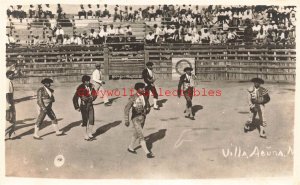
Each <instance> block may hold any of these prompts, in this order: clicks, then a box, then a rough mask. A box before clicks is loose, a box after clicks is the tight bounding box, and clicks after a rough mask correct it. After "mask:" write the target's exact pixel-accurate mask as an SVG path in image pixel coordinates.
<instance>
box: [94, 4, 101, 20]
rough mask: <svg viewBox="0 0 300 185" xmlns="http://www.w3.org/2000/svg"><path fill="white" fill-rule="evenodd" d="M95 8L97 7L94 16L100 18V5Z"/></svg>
mask: <svg viewBox="0 0 300 185" xmlns="http://www.w3.org/2000/svg"><path fill="white" fill-rule="evenodd" d="M96 6H97V8H96V12H95V15H96V17H101V9H100V5H99V4H97V5H96Z"/></svg>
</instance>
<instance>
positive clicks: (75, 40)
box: [71, 37, 82, 45]
mask: <svg viewBox="0 0 300 185" xmlns="http://www.w3.org/2000/svg"><path fill="white" fill-rule="evenodd" d="M71 43H73V44H77V45H81V44H82V42H81V39H80V38H79V37H76V38H74V37H72V38H71Z"/></svg>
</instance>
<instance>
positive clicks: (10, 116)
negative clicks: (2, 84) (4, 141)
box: [5, 71, 16, 139]
mask: <svg viewBox="0 0 300 185" xmlns="http://www.w3.org/2000/svg"><path fill="white" fill-rule="evenodd" d="M14 75H15V73H14V72H13V71H7V72H6V77H7V80H8V83H7V84H8V91H7V92H6V120H7V121H8V122H9V123H10V124H11V126H10V127H9V128H7V129H6V131H5V135H7V134H8V138H9V139H11V135H12V134H13V133H14V132H15V126H16V108H15V101H14V86H13V83H12V80H13V79H14Z"/></svg>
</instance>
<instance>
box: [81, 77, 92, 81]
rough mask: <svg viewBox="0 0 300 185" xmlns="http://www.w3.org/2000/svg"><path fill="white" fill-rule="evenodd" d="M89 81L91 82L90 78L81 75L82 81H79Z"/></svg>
mask: <svg viewBox="0 0 300 185" xmlns="http://www.w3.org/2000/svg"><path fill="white" fill-rule="evenodd" d="M90 80H91V77H90V76H88V75H83V76H82V79H81V81H82V82H85V81H90Z"/></svg>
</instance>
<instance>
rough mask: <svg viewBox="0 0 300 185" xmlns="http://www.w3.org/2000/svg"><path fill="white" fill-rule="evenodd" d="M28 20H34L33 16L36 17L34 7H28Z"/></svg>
mask: <svg viewBox="0 0 300 185" xmlns="http://www.w3.org/2000/svg"><path fill="white" fill-rule="evenodd" d="M28 14H29V18H34V17H35V15H36V10H35V7H34V6H33V5H32V4H31V5H29V12H28Z"/></svg>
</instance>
